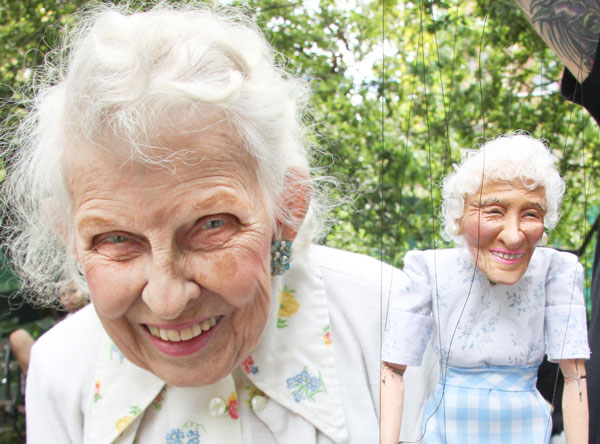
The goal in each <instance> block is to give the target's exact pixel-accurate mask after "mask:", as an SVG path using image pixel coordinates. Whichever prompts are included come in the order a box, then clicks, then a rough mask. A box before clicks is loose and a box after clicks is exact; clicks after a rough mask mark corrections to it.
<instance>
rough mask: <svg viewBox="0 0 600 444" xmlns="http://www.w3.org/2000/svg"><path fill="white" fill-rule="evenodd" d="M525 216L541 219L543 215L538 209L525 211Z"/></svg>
mask: <svg viewBox="0 0 600 444" xmlns="http://www.w3.org/2000/svg"><path fill="white" fill-rule="evenodd" d="M525 217H528V218H533V219H539V218H540V217H541V215H540V214H539V213H538V212H537V211H529V212H527V213H525Z"/></svg>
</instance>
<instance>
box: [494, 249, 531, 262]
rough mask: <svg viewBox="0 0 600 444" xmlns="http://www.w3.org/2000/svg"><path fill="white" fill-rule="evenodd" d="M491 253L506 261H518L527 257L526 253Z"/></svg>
mask: <svg viewBox="0 0 600 444" xmlns="http://www.w3.org/2000/svg"><path fill="white" fill-rule="evenodd" d="M491 253H492V254H493V255H494V256H496V257H498V258H500V259H506V260H508V261H514V260H518V259H521V258H522V257H523V256H525V253H507V252H504V251H492V252H491Z"/></svg>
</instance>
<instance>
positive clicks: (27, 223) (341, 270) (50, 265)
mask: <svg viewBox="0 0 600 444" xmlns="http://www.w3.org/2000/svg"><path fill="white" fill-rule="evenodd" d="M53 60H57V61H58V63H57V64H53V65H50V62H47V63H48V65H47V66H46V68H47V69H46V74H47V77H46V78H45V79H46V80H45V81H44V82H42V83H41V87H40V88H39V89H38V90H37V93H36V96H35V98H34V99H33V101H32V103H33V106H32V107H31V110H30V114H29V116H28V117H27V119H26V120H25V121H24V122H23V123H22V125H21V126H20V128H19V131H18V133H17V134H16V136H15V138H14V139H13V142H12V144H11V146H10V147H9V151H7V152H5V156H6V157H5V158H6V159H7V161H8V166H9V168H8V180H7V182H6V183H5V184H4V190H3V191H4V196H5V204H6V205H10V208H9V212H8V214H7V215H5V219H6V218H9V220H8V222H7V223H10V224H11V225H10V226H9V228H10V229H11V231H12V233H13V236H12V237H11V239H10V240H9V242H8V243H7V246H8V247H9V248H10V252H11V256H12V259H13V260H14V262H15V264H16V266H17V267H18V269H19V271H20V273H21V275H22V278H23V281H24V283H25V285H26V286H27V287H28V288H29V289H31V291H34V292H35V294H37V300H38V302H45V303H50V304H51V303H53V300H52V299H51V298H48V297H47V296H48V295H53V294H58V293H60V289H62V288H65V285H68V284H69V283H70V282H72V281H75V282H77V283H78V285H79V287H80V288H82V289H83V290H84V291H85V292H87V293H89V297H90V300H91V305H90V306H88V307H87V308H84V309H82V310H81V311H79V312H78V313H76V314H74V315H72V316H70V317H68V318H67V319H66V320H65V321H63V322H61V323H60V324H58V325H57V326H55V327H54V328H53V329H51V330H50V331H49V332H48V333H46V334H45V335H44V336H43V337H42V338H41V339H39V340H38V342H37V343H36V344H35V345H34V347H33V351H32V357H31V365H30V367H29V374H28V381H27V397H26V400H27V436H28V442H29V443H48V442H53V443H61V444H65V443H77V444H80V443H100V442H102V443H112V442H115V443H116V442H118V443H133V442H137V443H144V444H146V443H173V444H176V443H198V442H202V443H220V444H222V443H228V444H230V443H231V444H235V443H242V442H243V443H258V442H260V443H281V444H283V443H285V444H290V443H292V444H293V443H302V444H309V443H320V444H324V443H360V444H363V443H373V442H375V441H376V440H377V430H378V416H377V406H378V401H377V396H378V379H379V378H378V375H379V364H378V363H379V359H378V351H379V344H378V341H379V337H380V335H379V333H378V332H379V331H380V316H381V311H380V304H379V300H380V299H379V298H380V294H381V291H382V289H381V286H380V282H382V265H381V264H380V263H379V262H378V261H375V260H372V259H369V258H366V257H363V256H359V255H355V254H349V253H344V252H341V251H336V250H332V249H327V248H324V247H317V246H314V245H311V239H313V238H314V237H315V236H316V235H317V234H318V233H317V228H318V226H319V224H318V221H317V218H316V216H317V215H318V214H317V213H318V212H317V210H318V205H317V204H318V201H317V197H318V196H317V191H318V188H317V186H316V185H315V183H314V181H313V180H312V179H311V178H310V175H309V162H308V159H307V157H308V155H307V149H306V145H305V143H304V134H305V132H306V131H305V128H304V127H303V126H302V123H301V122H302V115H301V111H302V108H301V107H302V105H303V103H305V100H306V89H305V86H304V85H303V84H302V83H301V82H300V81H298V80H295V79H293V78H292V77H291V76H289V75H287V74H286V73H285V72H283V71H282V70H281V69H280V68H278V67H277V65H276V63H275V61H274V53H273V50H272V49H271V48H270V47H269V46H268V44H267V43H266V42H265V40H264V38H263V37H262V36H261V34H260V33H259V32H258V31H257V29H256V27H255V25H254V24H253V23H250V22H249V21H248V20H247V19H244V18H243V16H241V15H240V14H236V13H235V12H232V11H222V12H219V13H216V12H213V11H211V10H208V9H207V8H206V7H203V6H191V5H179V6H169V5H167V4H161V5H159V6H155V7H153V8H151V9H149V10H147V11H145V12H139V11H138V12H131V11H126V10H122V9H120V8H115V7H112V6H101V7H99V9H97V10H94V11H92V12H88V13H86V14H84V15H82V16H80V17H79V26H78V27H77V31H76V32H74V33H72V34H71V35H70V36H68V38H67V41H65V42H64V44H63V45H62V49H61V50H59V52H58V53H57V54H55V55H54V57H53ZM292 249H293V254H294V256H293V258H292ZM290 262H291V266H290ZM383 273H384V276H388V278H385V277H384V279H383V282H390V281H391V279H389V277H390V274H391V273H392V269H391V268H390V267H383ZM383 291H384V292H387V291H389V290H388V289H383ZM44 298H45V299H44ZM364 332H370V333H369V334H364Z"/></svg>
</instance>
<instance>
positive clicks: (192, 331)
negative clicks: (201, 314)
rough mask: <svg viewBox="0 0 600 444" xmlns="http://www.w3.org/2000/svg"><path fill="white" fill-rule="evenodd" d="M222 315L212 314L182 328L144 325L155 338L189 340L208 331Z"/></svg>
mask: <svg viewBox="0 0 600 444" xmlns="http://www.w3.org/2000/svg"><path fill="white" fill-rule="evenodd" d="M221 317H222V316H220V315H218V316H213V317H211V318H208V319H205V320H204V321H202V322H198V323H197V324H194V325H191V326H190V327H187V328H183V329H172V328H163V327H156V326H154V325H146V327H147V328H148V331H149V332H150V334H151V335H152V336H154V337H155V338H159V339H162V340H163V341H169V342H181V341H189V340H190V339H194V338H197V337H198V336H200V335H202V333H204V332H207V331H209V330H210V329H212V328H213V327H214V326H215V325H217V322H219V319H221Z"/></svg>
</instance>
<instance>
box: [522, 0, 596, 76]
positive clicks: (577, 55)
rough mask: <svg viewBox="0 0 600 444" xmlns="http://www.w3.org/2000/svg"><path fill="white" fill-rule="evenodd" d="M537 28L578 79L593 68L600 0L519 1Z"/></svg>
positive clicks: (586, 74)
mask: <svg viewBox="0 0 600 444" xmlns="http://www.w3.org/2000/svg"><path fill="white" fill-rule="evenodd" d="M516 1H517V3H518V4H519V6H520V7H521V9H522V10H523V12H525V15H526V16H527V18H528V19H529V21H530V22H531V24H532V25H533V26H534V28H535V29H536V31H537V32H538V33H539V34H540V36H541V37H542V38H543V39H544V41H545V42H546V43H547V44H548V46H550V48H551V49H552V50H553V51H554V52H555V53H556V54H557V55H558V57H559V58H560V60H561V61H562V62H563V63H564V64H565V65H566V66H567V68H569V71H571V73H572V74H573V75H574V76H575V77H576V78H577V80H578V81H579V82H582V81H583V80H585V78H586V77H587V76H588V75H589V73H590V71H591V70H592V66H593V63H594V58H595V57H596V48H597V47H598V38H599V37H600V0H516Z"/></svg>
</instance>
